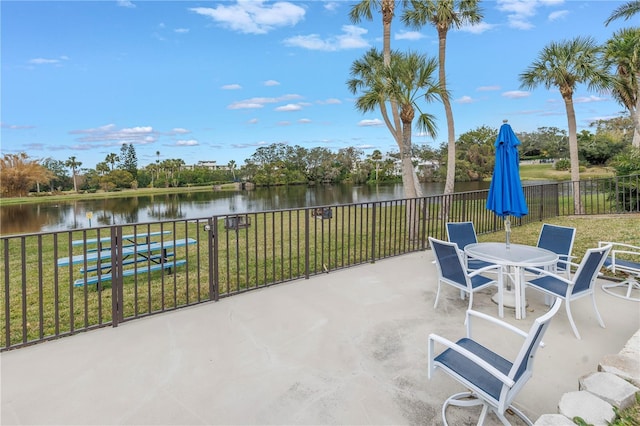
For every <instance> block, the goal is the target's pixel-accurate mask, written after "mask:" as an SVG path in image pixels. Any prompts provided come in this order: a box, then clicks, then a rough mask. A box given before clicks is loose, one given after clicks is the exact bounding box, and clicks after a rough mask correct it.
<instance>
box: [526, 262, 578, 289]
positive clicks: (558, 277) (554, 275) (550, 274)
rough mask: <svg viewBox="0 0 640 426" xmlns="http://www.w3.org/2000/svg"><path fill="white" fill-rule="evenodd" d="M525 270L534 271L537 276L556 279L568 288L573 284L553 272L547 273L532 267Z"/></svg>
mask: <svg viewBox="0 0 640 426" xmlns="http://www.w3.org/2000/svg"><path fill="white" fill-rule="evenodd" d="M573 265H575V263H573ZM578 266H579V265H578ZM527 269H529V270H531V271H534V272H537V273H538V274H539V275H547V276H549V277H553V278H556V279H558V280H560V281H562V282H564V283H566V284H567V285H568V286H573V285H574V284H575V283H574V282H573V281H571V280H569V279H567V278H565V277H563V276H561V275H558V274H556V273H555V272H551V271H547V270H545V269H540V268H534V267H531V268H527Z"/></svg>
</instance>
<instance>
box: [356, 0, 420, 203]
mask: <svg viewBox="0 0 640 426" xmlns="http://www.w3.org/2000/svg"><path fill="white" fill-rule="evenodd" d="M399 3H400V5H402V6H406V5H407V4H409V0H401V1H400V2H399ZM374 8H375V9H379V10H380V12H381V14H382V57H383V63H384V65H385V66H387V67H388V66H389V64H390V62H391V22H392V21H393V17H394V15H395V8H396V0H361V1H360V3H357V4H356V5H354V6H353V7H352V8H351V11H350V12H349V17H350V18H351V22H353V23H354V24H357V23H359V22H360V21H361V20H362V19H363V18H366V19H367V20H369V21H371V20H372V19H373V13H372V11H373V9H374ZM388 101H389V104H390V106H391V119H392V120H393V125H391V124H390V123H389V119H388V115H387V110H386V106H384V105H381V106H380V107H381V110H380V113H381V114H382V115H383V116H384V117H385V121H386V122H387V127H389V128H390V129H391V128H396V129H400V116H399V113H398V105H397V104H396V100H395V99H393V98H391V99H388ZM392 134H393V137H394V139H395V141H396V144H397V145H398V146H401V145H402V135H401V134H399V133H394V132H393V131H392ZM414 177H415V172H414ZM415 180H417V178H416V179H415ZM416 183H417V182H416ZM403 185H405V186H406V185H407V184H405V183H404V182H403ZM415 191H416V193H417V194H419V195H420V196H422V188H420V186H416V188H415Z"/></svg>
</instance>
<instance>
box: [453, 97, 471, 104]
mask: <svg viewBox="0 0 640 426" xmlns="http://www.w3.org/2000/svg"><path fill="white" fill-rule="evenodd" d="M456 102H457V103H459V104H471V103H473V102H475V101H474V100H473V98H471V96H462V97H461V98H459V99H457V100H456Z"/></svg>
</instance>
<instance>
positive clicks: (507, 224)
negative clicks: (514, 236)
mask: <svg viewBox="0 0 640 426" xmlns="http://www.w3.org/2000/svg"><path fill="white" fill-rule="evenodd" d="M504 230H505V233H506V236H507V250H509V248H511V218H510V217H509V216H507V217H506V219H505V220H504Z"/></svg>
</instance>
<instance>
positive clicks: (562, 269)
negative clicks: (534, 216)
mask: <svg viewBox="0 0 640 426" xmlns="http://www.w3.org/2000/svg"><path fill="white" fill-rule="evenodd" d="M575 236H576V228H571V227H568V226H559V225H550V224H548V223H544V224H542V229H540V235H539V236H538V244H537V246H538V247H540V248H543V249H547V250H549V251H552V252H554V253H555V254H557V255H558V258H559V259H558V263H557V265H556V267H555V269H556V271H557V272H558V273H564V275H565V276H566V277H567V278H571V266H575V267H577V265H576V264H575V263H572V259H573V257H572V256H571V250H572V249H573V240H574V239H575Z"/></svg>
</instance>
